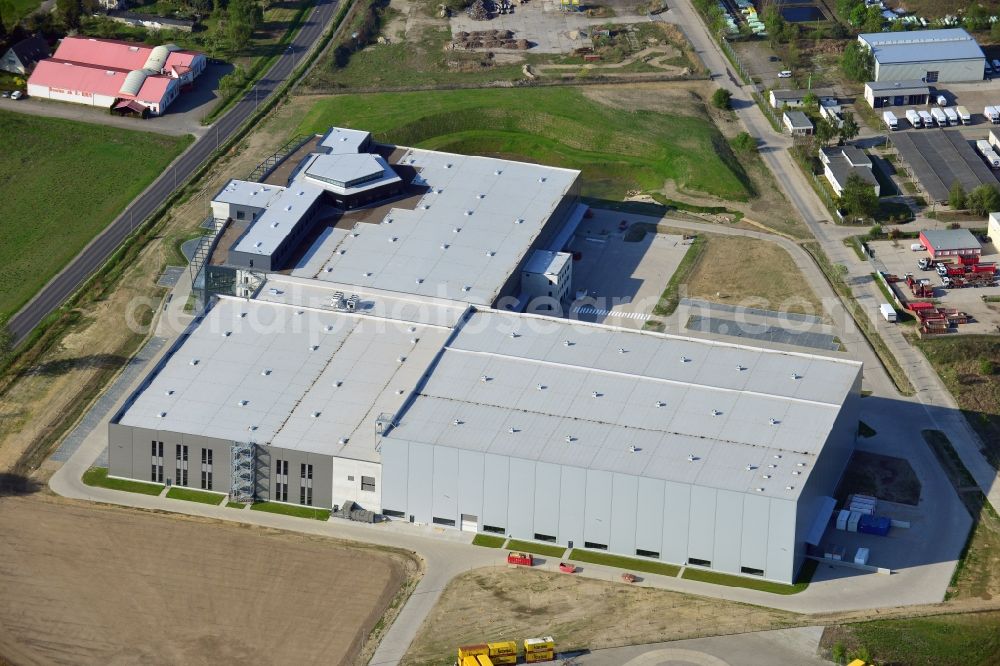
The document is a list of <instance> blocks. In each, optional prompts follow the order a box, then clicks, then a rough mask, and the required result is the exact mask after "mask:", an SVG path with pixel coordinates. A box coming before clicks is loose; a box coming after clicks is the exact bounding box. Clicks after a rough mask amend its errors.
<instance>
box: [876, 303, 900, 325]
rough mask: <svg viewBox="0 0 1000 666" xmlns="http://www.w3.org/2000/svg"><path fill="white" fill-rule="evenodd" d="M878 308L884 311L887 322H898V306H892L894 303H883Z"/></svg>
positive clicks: (883, 316) (883, 315)
mask: <svg viewBox="0 0 1000 666" xmlns="http://www.w3.org/2000/svg"><path fill="white" fill-rule="evenodd" d="M878 310H879V312H881V313H882V318H883V319H885V320H886V321H887V322H890V323H896V308H894V307H892V305H890V304H889V303H883V304H882V305H880V306H878Z"/></svg>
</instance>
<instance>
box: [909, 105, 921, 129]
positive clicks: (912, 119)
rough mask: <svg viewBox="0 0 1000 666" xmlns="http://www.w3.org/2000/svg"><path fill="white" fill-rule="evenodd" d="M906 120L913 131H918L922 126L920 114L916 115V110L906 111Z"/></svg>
mask: <svg viewBox="0 0 1000 666" xmlns="http://www.w3.org/2000/svg"><path fill="white" fill-rule="evenodd" d="M906 119H907V120H908V121H909V123H910V125H912V126H913V128H914V129H919V128H921V127H923V125H924V124H923V123H922V122H920V114H919V113H917V112H916V110H914V109H907V110H906Z"/></svg>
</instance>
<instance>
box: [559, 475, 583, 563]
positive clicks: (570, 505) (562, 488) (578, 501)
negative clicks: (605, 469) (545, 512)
mask: <svg viewBox="0 0 1000 666" xmlns="http://www.w3.org/2000/svg"><path fill="white" fill-rule="evenodd" d="M586 505H587V470H585V469H583V468H581V467H567V466H565V465H563V466H562V471H561V473H560V475H559V542H560V543H565V544H569V543H570V542H572V543H573V545H574V546H582V545H583V541H584V539H583V515H584V511H585V509H586Z"/></svg>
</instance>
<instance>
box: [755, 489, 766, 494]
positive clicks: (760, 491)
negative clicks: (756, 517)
mask: <svg viewBox="0 0 1000 666" xmlns="http://www.w3.org/2000/svg"><path fill="white" fill-rule="evenodd" d="M754 490H756V491H757V492H758V493H762V492H764V489H763V488H754Z"/></svg>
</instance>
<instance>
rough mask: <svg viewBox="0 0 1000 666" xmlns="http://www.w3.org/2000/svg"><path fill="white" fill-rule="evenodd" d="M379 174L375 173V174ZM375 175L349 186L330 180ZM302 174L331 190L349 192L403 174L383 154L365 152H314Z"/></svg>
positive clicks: (379, 183)
mask: <svg viewBox="0 0 1000 666" xmlns="http://www.w3.org/2000/svg"><path fill="white" fill-rule="evenodd" d="M376 175H377V177H374V176H376ZM369 176H372V179H371V180H368V181H365V182H362V183H358V184H357V185H352V186H349V187H340V186H337V185H334V184H333V183H331V182H329V181H334V182H338V183H348V182H350V181H352V180H355V179H357V178H365V177H369ZM299 177H300V178H305V179H306V180H308V181H309V182H310V183H313V184H314V185H317V186H318V187H322V188H323V189H325V190H329V191H331V192H338V193H340V194H348V193H354V192H364V191H365V190H370V189H372V188H374V187H379V186H381V185H385V184H386V183H391V182H399V181H400V178H399V176H397V175H396V172H395V171H393V169H392V167H391V166H389V163H388V162H386V161H385V159H384V158H383V157H382V156H381V155H372V154H371V153H362V154H359V155H313V156H312V157H311V158H309V159H308V162H307V163H306V165H305V168H303V169H301V170H300V171H299Z"/></svg>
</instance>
